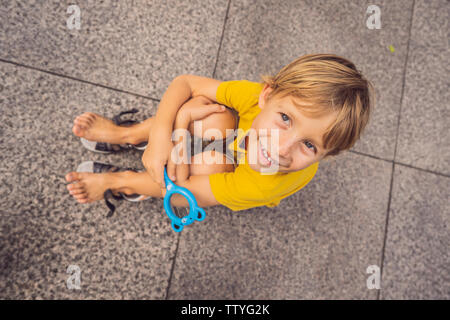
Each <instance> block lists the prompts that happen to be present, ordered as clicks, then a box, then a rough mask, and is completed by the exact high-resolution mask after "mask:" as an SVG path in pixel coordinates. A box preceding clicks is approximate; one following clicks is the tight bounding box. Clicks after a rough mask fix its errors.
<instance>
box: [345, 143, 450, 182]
mask: <svg viewBox="0 0 450 320" xmlns="http://www.w3.org/2000/svg"><path fill="white" fill-rule="evenodd" d="M348 152H351V153H354V154H357V155H360V156H363V157H368V158H372V159H375V160H381V161H385V162H389V163H395V164H396V165H399V166H403V167H407V168H411V169H414V170H418V171H423V172H426V173H431V174H435V175H437V176H441V177H445V178H450V175H448V174H445V173H442V172H437V171H433V170H430V169H424V168H419V167H415V166H413V165H410V164H406V163H402V162H398V161H394V160H389V159H384V158H380V157H377V156H374V155H371V154H367V153H363V152H359V151H355V150H349V151H348Z"/></svg>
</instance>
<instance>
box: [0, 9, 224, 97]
mask: <svg viewBox="0 0 450 320" xmlns="http://www.w3.org/2000/svg"><path fill="white" fill-rule="evenodd" d="M3 2H4V1H3ZM76 3H77V4H78V6H79V8H80V14H81V20H80V22H81V28H80V30H76V29H72V30H70V29H69V28H68V27H67V20H68V19H69V17H70V14H68V13H67V9H68V6H69V5H68V4H67V3H66V2H61V1H57V0H50V1H45V2H43V1H26V2H24V1H7V2H6V3H3V4H2V6H1V8H0V30H2V31H1V32H0V58H2V59H5V60H10V61H14V62H19V63H24V64H26V65H31V66H33V67H36V68H41V69H45V70H50V71H53V72H57V73H60V74H65V75H69V76H71V77H75V78H79V79H83V80H87V81H91V82H95V83H100V84H102V85H106V86H110V87H114V88H119V89H122V90H126V91H131V92H134V93H139V94H142V95H146V96H150V97H154V98H157V99H159V98H161V96H162V95H163V93H164V91H165V89H166V88H167V86H168V85H169V83H170V81H171V80H172V79H173V78H174V77H176V76H177V75H179V74H183V73H194V74H199V75H206V76H211V75H212V73H213V69H214V65H215V62H216V57H217V51H218V48H219V43H220V37H221V35H222V29H223V23H224V19H225V13H226V8H227V2H225V1H219V2H216V1H204V0H196V1H189V2H185V1H177V0H169V1H145V0H138V1H133V3H131V2H128V1H113V0H105V1H77V2H76Z"/></svg>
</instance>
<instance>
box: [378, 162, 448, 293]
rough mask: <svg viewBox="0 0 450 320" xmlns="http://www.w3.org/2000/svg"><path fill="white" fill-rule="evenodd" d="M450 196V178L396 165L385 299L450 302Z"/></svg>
mask: <svg viewBox="0 0 450 320" xmlns="http://www.w3.org/2000/svg"><path fill="white" fill-rule="evenodd" d="M449 198H450V179H449V178H448V177H444V176H439V175H435V174H432V173H428V172H423V171H419V170H416V169H411V168H408V167H404V166H401V165H396V166H395V168H394V185H393V190H392V200H391V208H390V214H389V224H388V233H387V238H386V248H385V258H384V266H383V274H382V281H381V298H382V299H408V300H410V299H445V300H448V299H449V298H450V277H449V274H450V268H449V266H450V256H449V251H448V246H449V243H450V229H449V226H450V215H449V213H450V204H449V201H448V199H449Z"/></svg>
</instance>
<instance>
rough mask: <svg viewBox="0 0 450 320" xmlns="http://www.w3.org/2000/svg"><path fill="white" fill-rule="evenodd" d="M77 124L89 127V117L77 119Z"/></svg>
mask: <svg viewBox="0 0 450 320" xmlns="http://www.w3.org/2000/svg"><path fill="white" fill-rule="evenodd" d="M75 125H78V126H80V127H83V128H88V127H89V121H88V120H87V119H84V118H81V119H75Z"/></svg>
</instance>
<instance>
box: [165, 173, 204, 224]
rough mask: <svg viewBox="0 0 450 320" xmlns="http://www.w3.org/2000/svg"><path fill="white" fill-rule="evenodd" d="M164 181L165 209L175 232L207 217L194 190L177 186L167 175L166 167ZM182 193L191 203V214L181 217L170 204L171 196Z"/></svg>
mask: <svg viewBox="0 0 450 320" xmlns="http://www.w3.org/2000/svg"><path fill="white" fill-rule="evenodd" d="M164 182H165V183H166V190H167V192H166V195H165V196H164V210H165V211H166V213H167V215H168V216H169V219H170V220H171V221H172V229H173V230H174V231H175V232H180V231H181V230H183V228H184V226H187V225H189V224H191V223H193V222H194V221H202V220H204V219H205V217H206V213H205V210H203V208H201V207H199V206H198V204H197V200H196V199H195V197H194V195H193V194H192V192H190V191H189V190H188V189H186V188H184V187H181V186H177V185H176V184H175V183H173V182H172V180H170V179H169V176H168V175H167V170H166V168H165V167H164ZM175 193H178V194H181V195H182V196H183V197H185V198H186V199H187V201H188V203H189V214H187V215H185V216H183V217H179V216H178V215H176V214H175V213H174V212H173V210H172V205H171V204H170V198H171V197H172V196H173V195H174V194H175Z"/></svg>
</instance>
